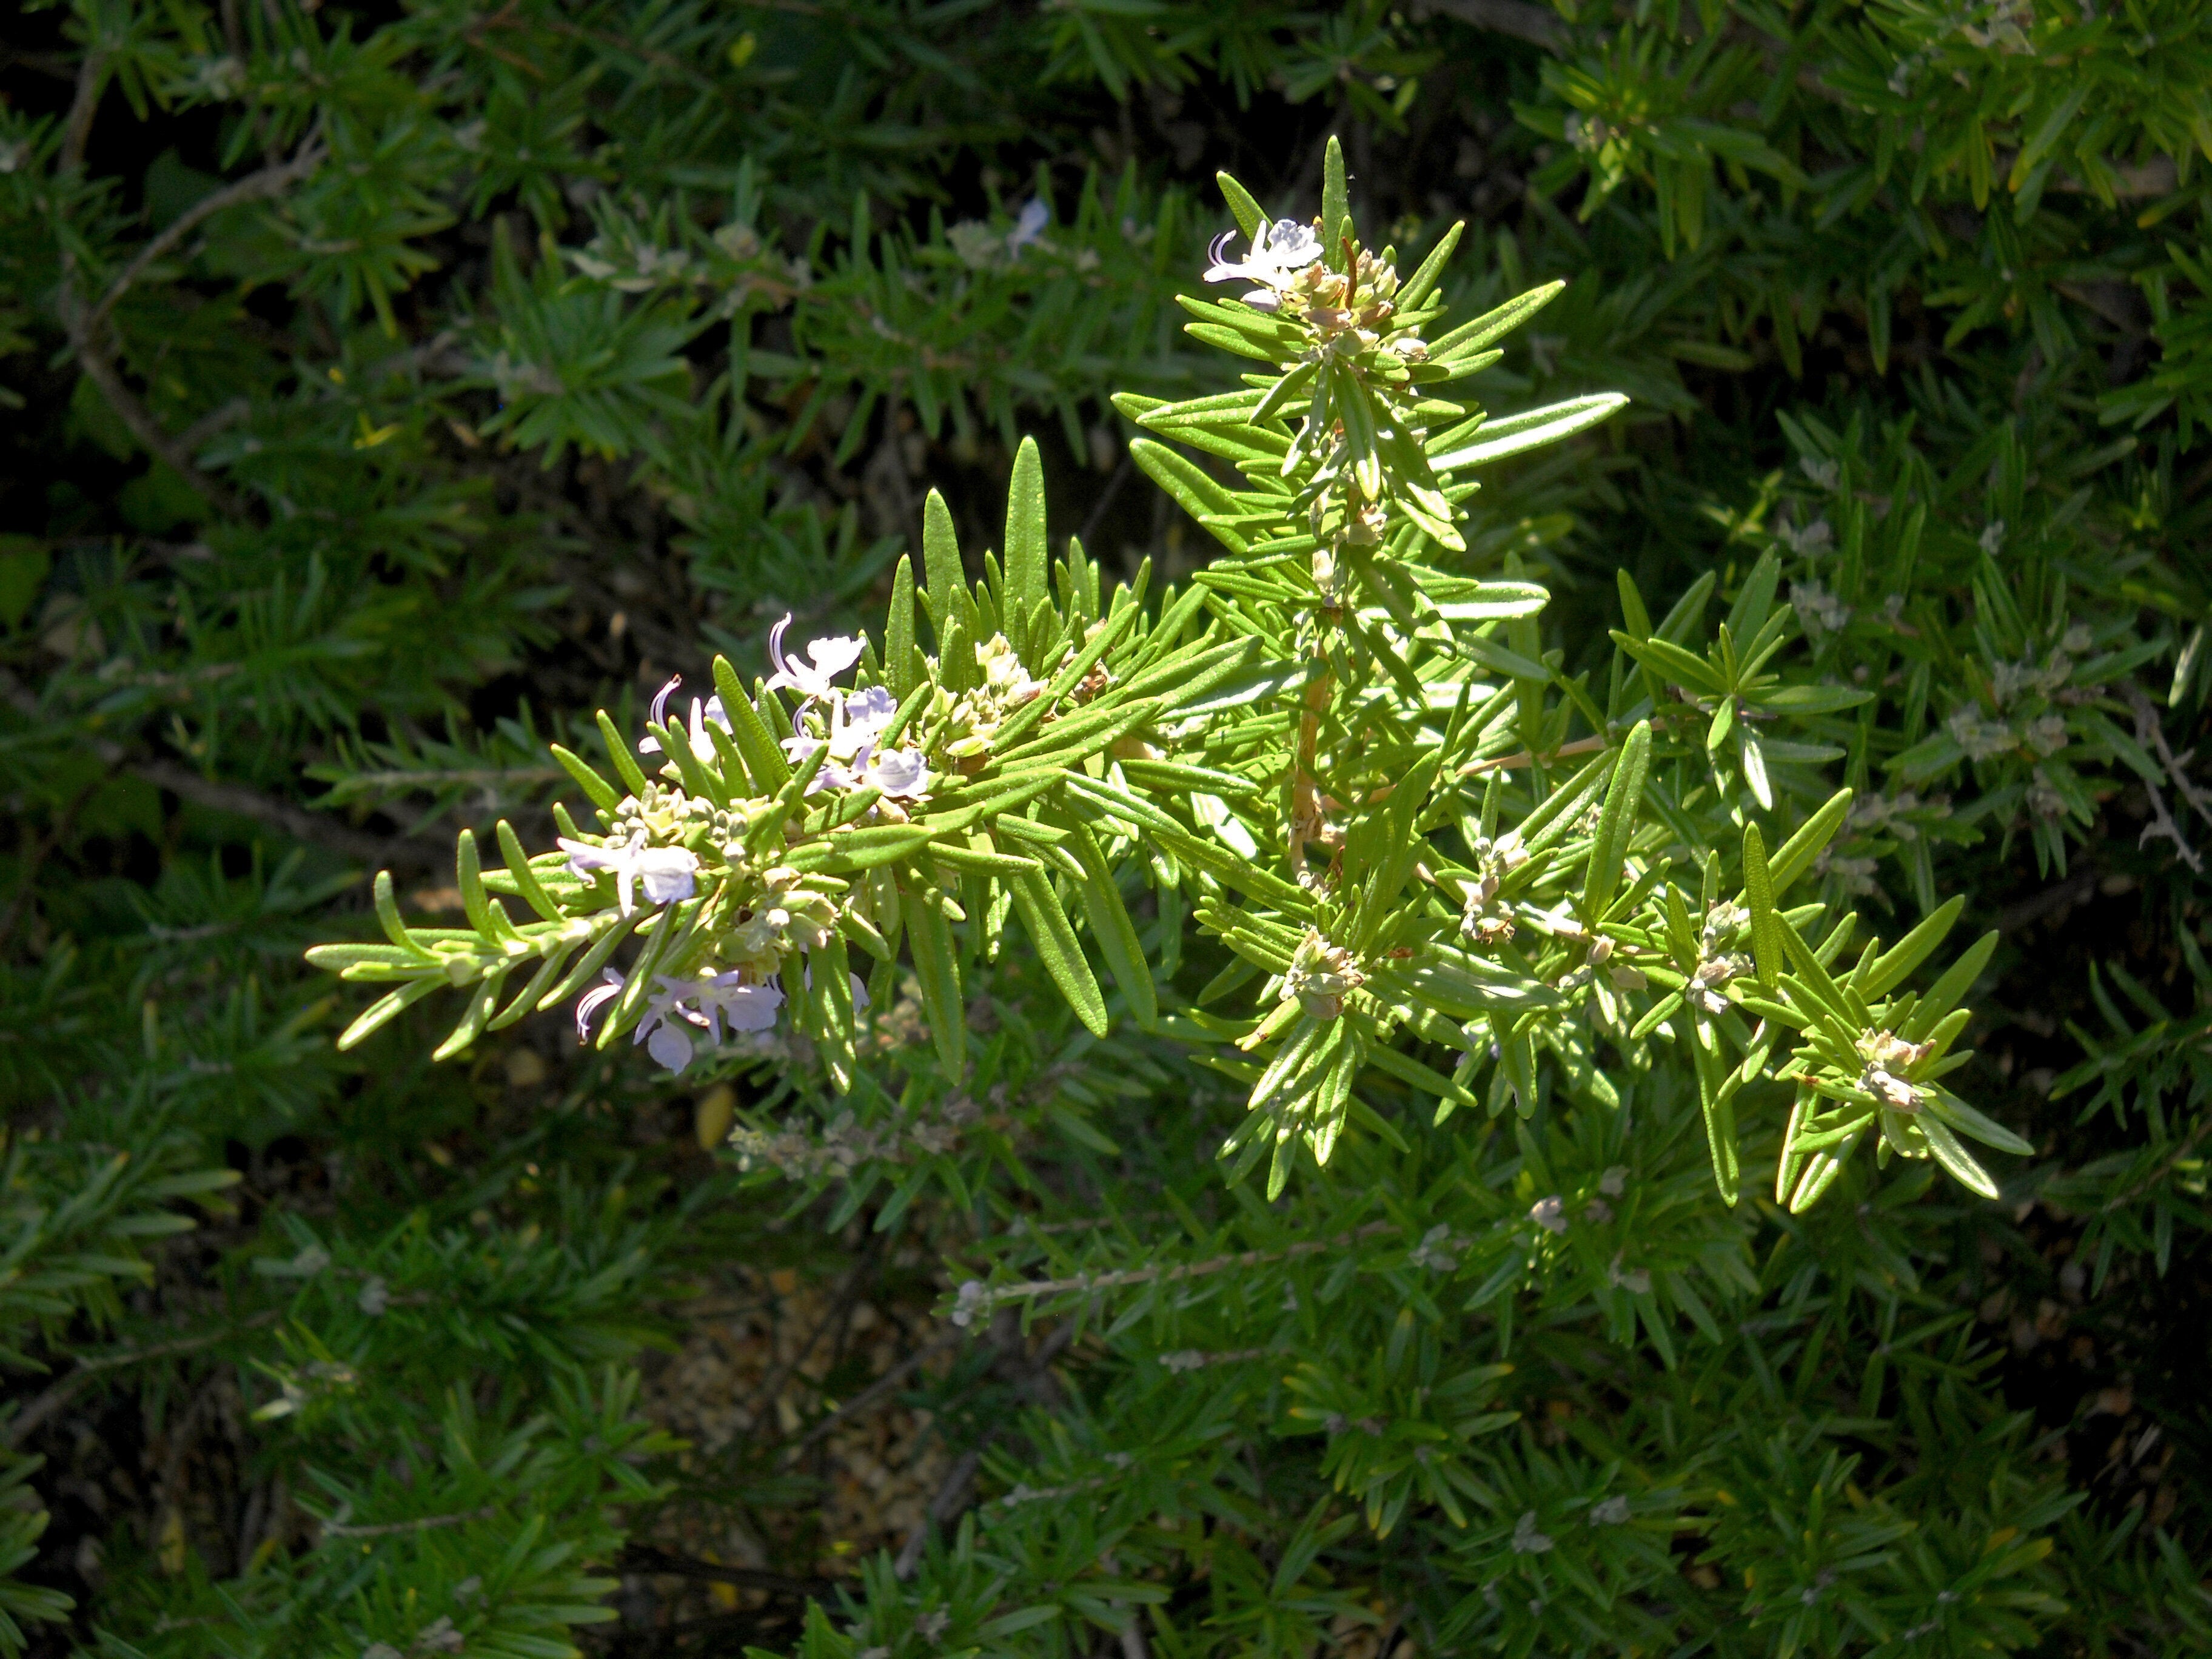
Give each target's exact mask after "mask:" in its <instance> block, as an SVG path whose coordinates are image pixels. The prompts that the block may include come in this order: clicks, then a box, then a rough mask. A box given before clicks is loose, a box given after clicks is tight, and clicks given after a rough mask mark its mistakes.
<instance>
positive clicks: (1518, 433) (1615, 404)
mask: <svg viewBox="0 0 2212 1659" xmlns="http://www.w3.org/2000/svg"><path fill="white" fill-rule="evenodd" d="M1627 404H1628V399H1627V398H1624V397H1623V396H1621V395H1620V393H1619V392H1594V393H1592V394H1591V395H1590V396H1589V397H1586V398H1569V399H1568V400H1567V401H1566V402H1565V403H1563V404H1547V406H1546V407H1544V408H1542V409H1532V410H1529V411H1528V413H1527V414H1525V415H1515V416H1509V417H1508V418H1507V419H1505V420H1503V421H1492V422H1487V423H1486V424H1485V425H1484V427H1483V428H1482V430H1481V431H1480V433H1479V434H1478V435H1477V441H1475V442H1474V443H1471V444H1468V446H1466V447H1464V448H1461V449H1455V450H1452V451H1450V452H1449V453H1446V454H1443V455H1439V456H1437V457H1436V458H1435V460H1434V463H1433V464H1434V465H1435V467H1436V469H1437V471H1439V472H1450V471H1457V470H1458V469H1459V468H1461V467H1468V466H1483V465H1487V464H1488V463H1490V462H1492V461H1501V460H1504V459H1505V458H1506V457H1507V456H1509V455H1518V454H1521V453H1523V452H1524V451H1527V450H1531V449H1541V448H1542V447H1544V446H1545V445H1546V444H1554V443H1558V442H1559V441H1561V440H1562V439H1566V438H1571V437H1573V436H1574V435H1575V434H1576V433H1577V432H1582V431H1585V430H1587V429H1588V428H1590V427H1594V426H1595V425H1596V424H1597V423H1598V422H1601V421H1603V420H1607V419H1608V418H1610V417H1611V416H1613V414H1615V413H1616V412H1618V411H1619V410H1622V409H1625V408H1626V407H1627Z"/></svg>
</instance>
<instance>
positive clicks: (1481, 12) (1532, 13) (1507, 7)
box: [1413, 0, 1567, 57]
mask: <svg viewBox="0 0 2212 1659" xmlns="http://www.w3.org/2000/svg"><path fill="white" fill-rule="evenodd" d="M1413 10H1414V15H1416V16H1419V15H1420V14H1422V13H1423V12H1442V13H1443V15H1445V16H1447V17H1455V18H1457V19H1458V20H1459V21H1461V22H1462V23H1465V24H1466V25H1467V26H1468V27H1469V28H1478V29H1487V30H1488V31H1489V32H1490V33H1492V34H1510V35H1511V36H1512V37H1513V38H1514V39H1515V40H1526V41H1528V43H1529V44H1530V45H1531V46H1541V47H1543V49H1544V50H1545V51H1546V52H1550V53H1551V54H1552V55H1553V56H1554V57H1557V56H1559V54H1560V53H1561V52H1565V50H1566V49H1567V26H1566V25H1565V23H1564V22H1562V21H1560V20H1559V15H1558V14H1557V13H1556V12H1552V11H1548V10H1547V9H1545V8H1543V7H1542V6H1534V5H1530V4H1529V3H1528V0H1423V3H1421V4H1419V5H1416V6H1415V7H1414V9H1413Z"/></svg>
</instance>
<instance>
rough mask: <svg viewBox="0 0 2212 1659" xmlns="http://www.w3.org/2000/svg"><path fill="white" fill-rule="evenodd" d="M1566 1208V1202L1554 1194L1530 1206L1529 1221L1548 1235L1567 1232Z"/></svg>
mask: <svg viewBox="0 0 2212 1659" xmlns="http://www.w3.org/2000/svg"><path fill="white" fill-rule="evenodd" d="M1566 1208H1567V1204H1566V1200H1565V1199H1563V1198H1561V1197H1560V1196H1559V1194H1557V1193H1553V1194H1552V1195H1551V1196H1550V1197H1549V1198H1540V1199H1538V1200H1536V1201H1535V1202H1534V1204H1531V1205H1530V1206H1528V1219H1529V1220H1531V1221H1533V1222H1534V1223H1535V1224H1536V1225H1538V1226H1539V1227H1541V1228H1542V1229H1543V1230H1544V1231H1546V1232H1547V1233H1563V1232H1565V1231H1566V1230H1567V1217H1566Z"/></svg>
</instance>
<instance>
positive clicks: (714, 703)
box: [637, 674, 732, 763]
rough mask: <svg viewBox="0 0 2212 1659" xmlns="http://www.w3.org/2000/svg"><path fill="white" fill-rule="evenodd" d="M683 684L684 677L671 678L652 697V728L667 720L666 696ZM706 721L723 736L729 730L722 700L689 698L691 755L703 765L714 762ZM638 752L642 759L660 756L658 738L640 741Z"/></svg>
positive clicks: (713, 697) (726, 713)
mask: <svg viewBox="0 0 2212 1659" xmlns="http://www.w3.org/2000/svg"><path fill="white" fill-rule="evenodd" d="M681 684H684V676H683V675H681V674H678V675H675V676H673V677H672V678H671V679H670V680H669V682H668V684H665V685H664V686H662V687H661V688H660V690H658V691H656V692H654V693H653V712H652V714H651V719H652V721H653V724H654V725H655V726H659V725H660V724H661V723H662V721H664V720H665V719H666V718H667V713H668V696H669V693H671V691H673V690H676V688H677V687H678V686H679V685H681ZM709 721H712V722H713V723H714V725H716V726H720V727H721V728H722V730H724V731H725V732H727V731H730V730H732V726H731V725H730V713H729V710H727V709H726V708H723V707H722V699H721V698H720V696H712V697H708V699H707V700H706V701H705V702H701V701H700V700H699V699H698V698H696V697H694V698H692V699H691V719H690V728H691V752H692V753H693V754H694V755H696V756H697V757H699V758H700V759H701V760H702V761H705V762H708V763H712V762H713V761H714V739H713V738H709V737H708V735H707V726H708V722H709ZM637 752H638V753H639V754H641V755H657V754H659V752H660V739H659V738H642V739H641V740H640V742H639V744H638V745H637Z"/></svg>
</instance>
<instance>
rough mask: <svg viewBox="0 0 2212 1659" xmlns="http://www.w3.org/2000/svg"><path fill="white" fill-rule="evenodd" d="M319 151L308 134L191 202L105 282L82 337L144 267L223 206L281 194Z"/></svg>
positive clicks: (318, 161) (315, 163)
mask: <svg viewBox="0 0 2212 1659" xmlns="http://www.w3.org/2000/svg"><path fill="white" fill-rule="evenodd" d="M323 154H324V153H323V149H322V147H321V146H320V145H319V144H318V143H316V142H315V138H314V137H313V134H310V135H309V136H308V137H307V139H306V140H305V141H304V142H303V143H301V146H300V150H299V153H298V154H297V155H295V156H293V158H292V159H291V160H290V161H286V162H283V163H282V164H281V165H279V166H276V167H264V168H262V169H261V171H260V172H258V173H249V174H248V175H247V176H246V177H245V178H243V179H240V180H238V181H237V182H236V183H235V184H233V185H225V186H224V187H223V188H222V189H221V190H219V191H216V192H215V193H214V194H213V195H212V196H204V197H201V198H200V199H199V200H198V201H197V202H195V203H194V204H192V205H191V207H189V208H187V209H186V210H185V212H184V213H183V215H182V216H179V218H178V220H177V222H176V223H174V224H173V225H171V226H170V227H169V228H167V230H165V231H163V232H162V233H161V234H160V235H158V236H156V237H155V238H154V240H152V241H150V242H149V243H147V244H146V246H143V247H142V248H140V249H139V250H138V252H137V256H136V257H135V258H132V259H131V263H130V264H127V265H125V266H124V267H123V270H122V271H121V272H120V273H119V274H118V276H116V278H115V280H114V281H113V282H112V283H109V284H108V287H107V292H106V293H105V294H103V295H100V302H99V304H97V305H95V306H94V307H93V308H92V309H91V310H90V311H89V312H88V313H85V317H84V322H83V327H82V332H83V334H84V336H85V337H88V338H89V337H91V336H92V335H93V334H94V332H95V331H97V330H98V329H99V327H100V325H101V324H102V323H104V322H106V320H107V313H109V312H111V311H112V310H114V309H115V306H116V302H117V301H119V300H120V299H122V297H123V296H124V295H125V294H127V293H129V292H130V290H131V284H132V283H135V282H137V280H138V278H139V277H140V276H143V274H144V273H145V270H146V268H147V266H149V265H150V264H153V263H154V262H155V260H157V259H160V258H162V257H163V256H164V255H165V254H167V253H168V252H170V251H171V250H172V249H173V248H174V247H176V246H178V245H179V243H181V242H182V241H183V240H185V237H187V236H189V235H191V234H192V232H194V231H195V230H197V229H198V228H199V227H200V226H201V225H203V224H204V223H206V222H207V221H208V220H210V219H211V218H213V217H214V216H216V214H218V213H221V212H222V210H224V209H226V208H231V207H235V206H237V205H238V204H240V202H258V201H259V200H261V199H262V197H267V196H276V195H278V194H281V193H282V192H283V191H285V190H287V189H289V187H290V186H292V185H295V184H297V183H299V182H300V180H301V179H305V178H306V177H307V175H308V174H309V173H313V171H314V170H315V169H316V168H317V167H319V166H321V165H322V161H323Z"/></svg>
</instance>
